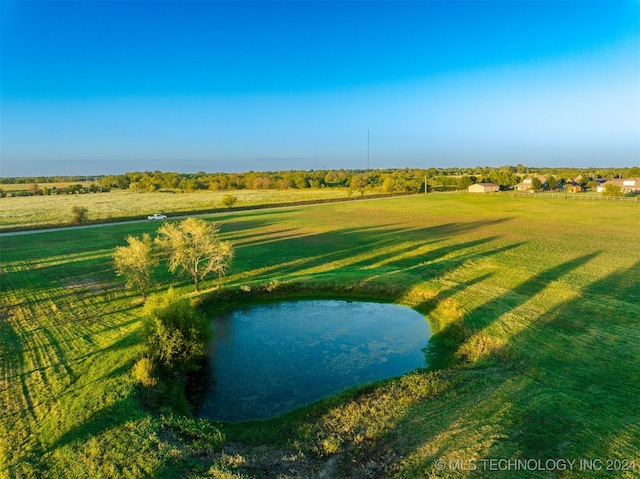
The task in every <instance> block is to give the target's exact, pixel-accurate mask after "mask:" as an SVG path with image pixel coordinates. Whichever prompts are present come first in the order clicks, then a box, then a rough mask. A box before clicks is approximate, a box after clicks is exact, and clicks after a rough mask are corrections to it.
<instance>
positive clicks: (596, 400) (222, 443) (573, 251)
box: [0, 194, 640, 479]
mask: <svg viewBox="0 0 640 479" xmlns="http://www.w3.org/2000/svg"><path fill="white" fill-rule="evenodd" d="M172 196H177V197H179V196H182V195H172ZM96 197H100V195H96ZM3 201H4V200H3ZM216 220H218V221H221V222H222V229H221V232H222V234H223V237H224V239H226V240H229V241H232V242H233V244H234V245H235V247H236V259H235V261H234V264H233V266H232V268H231V270H230V272H229V274H228V276H227V277H226V278H225V287H226V288H227V291H229V294H228V295H227V296H228V297H233V298H236V300H237V298H238V297H240V296H241V295H242V294H243V293H242V291H241V289H240V288H241V286H244V288H243V289H245V290H246V289H248V288H246V286H249V287H250V288H251V290H252V291H254V292H255V291H264V290H265V289H266V286H267V285H271V286H270V287H269V289H270V290H271V293H264V294H263V296H268V297H271V298H272V299H273V298H277V297H280V296H283V297H284V296H286V295H288V294H294V295H298V296H305V295H306V296H313V295H319V296H326V295H335V296H339V297H343V298H345V297H346V298H348V297H354V298H378V299H381V300H385V301H394V302H397V303H401V304H406V305H409V306H412V307H414V308H415V309H416V310H418V311H420V312H421V313H423V314H425V316H426V317H427V318H428V319H429V322H430V324H431V329H432V333H433V335H434V337H433V343H434V344H435V345H436V347H435V348H434V349H433V350H432V364H434V367H433V368H432V370H418V371H415V372H413V373H411V374H408V375H406V376H404V377H402V378H397V379H393V380H389V381H384V382H381V383H377V384H373V385H369V386H365V387H362V388H357V389H354V390H350V391H347V392H345V393H344V394H341V395H338V396H336V397H332V398H328V399H326V400H323V401H320V402H319V403H316V404H314V405H311V406H309V407H306V408H302V409H300V410H297V411H294V412H292V413H290V414H287V415H285V416H282V417H280V418H275V419H272V420H269V421H264V422H253V423H246V424H236V425H230V424H214V423H210V422H208V421H205V420H200V419H195V418H191V417H187V416H181V415H178V414H175V413H172V412H171V411H168V410H167V411H164V412H163V413H161V414H155V413H154V414H152V413H149V412H147V411H146V410H145V409H144V408H143V407H142V406H141V403H140V401H139V400H138V395H137V393H136V386H135V384H134V380H133V378H132V376H131V367H132V365H133V363H134V361H135V359H136V357H137V355H138V354H140V352H141V350H142V344H141V338H140V316H141V307H140V301H139V300H138V298H137V297H136V296H135V295H134V294H133V293H130V292H128V291H125V290H124V289H123V288H122V286H121V283H120V282H119V280H118V279H117V278H116V277H115V275H114V273H113V268H112V264H111V255H112V253H113V249H114V247H115V246H117V245H123V244H124V243H125V241H124V238H125V236H126V235H128V234H132V235H140V234H142V233H145V232H148V233H151V234H154V232H155V229H156V228H157V227H158V225H157V224H152V223H139V224H129V225H117V226H116V225H114V226H108V227H103V228H95V229H86V230H79V231H59V232H47V233H40V234H36V235H28V234H26V235H19V236H7V237H1V238H0V241H1V243H0V245H1V254H2V258H1V261H0V268H1V269H0V275H1V276H0V280H1V285H2V291H1V292H0V299H1V303H0V307H1V311H0V341H1V344H2V350H1V357H0V476H7V477H34V478H36V477H37V478H39V477H118V478H120V477H145V476H150V475H153V476H156V477H210V478H211V477H213V478H240V477H247V478H248V477H273V478H276V477H278V478H298V477H331V478H337V477H358V478H368V477H380V478H416V479H417V478H424V477H497V478H511V477H549V478H555V477H563V478H578V477H593V478H598V477H603V476H606V477H629V478H631V477H637V476H638V474H639V472H640V401H639V400H638V398H639V397H640V383H639V382H638V378H640V355H638V351H640V241H638V239H639V237H638V234H639V232H640V205H638V204H637V203H614V202H578V201H576V202H569V201H564V200H554V199H544V200H536V199H531V198H517V197H502V196H491V197H484V196H480V195H479V196H471V195H458V194H453V195H430V196H428V197H427V196H411V197H402V198H393V199H383V200H376V201H367V202H357V203H356V202H350V203H336V204H326V205H316V206H309V207H294V208H288V209H282V210H268V211H267V210H265V211H254V212H246V213H244V214H242V215H233V216H226V217H225V216H221V217H216ZM157 278H158V285H157V291H162V290H164V289H166V288H167V287H169V286H170V285H172V284H173V285H174V287H176V288H177V289H178V290H180V291H184V292H186V293H191V292H192V291H193V286H192V285H190V284H189V283H188V281H187V280H186V279H185V280H184V282H182V280H177V279H175V278H174V277H172V276H169V275H168V273H167V272H166V270H165V269H164V268H163V267H162V266H160V267H159V268H158V270H157ZM202 286H203V289H205V290H208V291H204V292H203V293H202V295H201V301H202V302H203V303H209V304H211V303H213V304H212V305H211V306H210V308H211V309H212V310H216V309H218V310H219V309H222V308H224V307H225V304H224V303H219V302H216V301H215V298H216V297H221V298H224V297H225V295H224V294H220V295H218V296H216V288H217V287H218V284H217V281H214V280H210V281H207V282H205V283H204V284H203V285H202ZM231 293H233V294H231ZM247 297H250V298H253V299H254V300H260V298H258V297H257V296H256V297H254V296H253V295H249V294H248V295H247ZM262 299H264V298H262ZM508 459H511V460H514V459H521V460H541V461H542V462H541V463H540V464H542V466H539V467H537V468H536V467H534V466H532V464H534V463H529V465H530V468H533V469H535V470H529V471H525V470H520V471H515V470H514V469H513V468H511V469H508V468H506V467H502V468H500V465H499V463H497V462H491V460H495V461H497V460H508ZM559 459H562V460H566V461H576V462H575V463H573V465H572V466H571V467H569V466H568V465H567V467H566V470H557V469H556V470H548V469H550V466H553V465H554V464H555V465H556V466H558V465H560V463H558V462H553V463H549V462H548V460H556V461H557V460H559ZM439 460H442V461H444V462H438V461H439ZM581 460H582V461H597V460H599V461H602V462H601V463H598V462H582V463H581V462H580V461H581ZM608 460H610V461H612V462H610V463H609V462H607V461H608ZM625 461H627V462H625ZM631 461H635V463H633V462H631ZM500 464H502V466H504V464H505V463H500ZM569 464H570V463H569ZM589 465H591V466H593V467H594V468H595V469H598V467H599V466H602V468H606V467H607V466H610V467H611V468H612V469H614V470H613V471H603V470H594V471H589V470H586V469H588V466H589ZM474 466H475V469H476V470H475V471H471V470H469V469H473V468H474ZM634 466H635V470H633V469H632V468H633V467H634ZM492 467H493V469H492ZM513 467H515V466H513ZM541 468H546V469H547V470H541ZM624 468H626V469H627V470H621V469H624Z"/></svg>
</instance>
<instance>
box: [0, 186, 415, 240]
mask: <svg viewBox="0 0 640 479" xmlns="http://www.w3.org/2000/svg"><path fill="white" fill-rule="evenodd" d="M402 197H403V196H402V195H399V196H387V197H383V198H380V197H378V198H367V197H364V198H358V199H351V200H349V201H375V200H384V199H391V198H402ZM323 204H327V203H312V204H300V205H285V206H269V207H265V208H255V209H249V210H243V209H240V210H235V211H219V212H216V213H213V212H212V213H202V214H194V215H181V216H170V217H169V219H170V220H180V219H185V218H190V217H191V218H193V217H196V216H218V215H237V214H243V213H251V212H254V211H262V210H267V209H268V210H274V209H285V208H302V207H306V206H319V205H323ZM149 222H150V220H148V219H140V220H129V221H115V222H112V223H96V224H91V225H79V226H62V227H60V228H45V229H39V230H38V229H36V230H24V231H10V232H6V233H0V237H2V236H16V235H26V234H36V233H48V232H51V231H65V230H81V229H86V228H101V227H103V226H115V225H126V224H134V223H149Z"/></svg>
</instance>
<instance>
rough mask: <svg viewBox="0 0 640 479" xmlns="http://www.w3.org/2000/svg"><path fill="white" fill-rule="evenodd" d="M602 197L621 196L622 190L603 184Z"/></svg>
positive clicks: (611, 184) (615, 186)
mask: <svg viewBox="0 0 640 479" xmlns="http://www.w3.org/2000/svg"><path fill="white" fill-rule="evenodd" d="M602 195H603V196H623V193H622V188H620V187H619V186H618V185H616V184H613V183H605V185H604V191H603V192H602Z"/></svg>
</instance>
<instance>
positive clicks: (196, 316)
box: [145, 289, 211, 377]
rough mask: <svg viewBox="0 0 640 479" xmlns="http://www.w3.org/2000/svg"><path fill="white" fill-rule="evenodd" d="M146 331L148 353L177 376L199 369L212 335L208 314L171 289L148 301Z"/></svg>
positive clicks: (154, 361) (152, 358)
mask: <svg viewBox="0 0 640 479" xmlns="http://www.w3.org/2000/svg"><path fill="white" fill-rule="evenodd" d="M145 333H146V339H147V349H148V350H147V355H148V357H149V358H150V360H151V361H152V362H153V363H154V364H157V365H158V366H159V367H160V368H161V369H162V372H163V373H164V374H166V375H173V376H174V377H176V376H177V377H179V376H180V375H182V374H185V373H187V372H189V371H193V370H197V369H198V367H199V366H198V363H199V360H200V359H201V358H202V357H204V356H205V355H206V352H207V347H208V344H209V340H210V338H211V332H210V329H209V321H208V320H207V318H206V317H205V316H204V315H202V314H201V313H200V312H198V311H196V309H195V308H194V307H193V306H192V305H191V303H190V302H189V300H188V299H187V298H180V297H179V296H178V295H177V294H176V293H175V292H174V291H173V290H171V289H170V290H169V291H168V292H167V293H166V294H165V295H164V296H163V297H161V298H160V299H159V300H155V301H152V302H150V304H149V305H148V307H147V319H146V322H145Z"/></svg>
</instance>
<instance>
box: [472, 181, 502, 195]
mask: <svg viewBox="0 0 640 479" xmlns="http://www.w3.org/2000/svg"><path fill="white" fill-rule="evenodd" d="M496 191H500V187H499V186H498V185H496V184H494V183H476V184H475V185H471V186H470V187H469V193H495V192H496Z"/></svg>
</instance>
